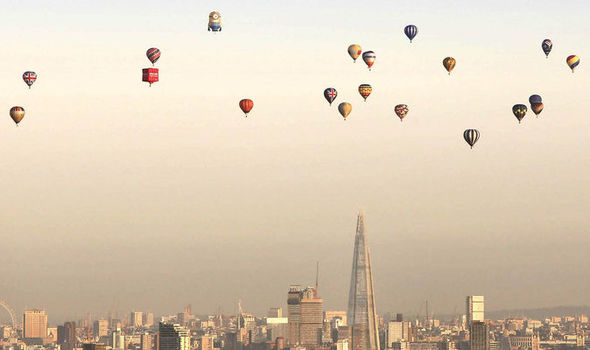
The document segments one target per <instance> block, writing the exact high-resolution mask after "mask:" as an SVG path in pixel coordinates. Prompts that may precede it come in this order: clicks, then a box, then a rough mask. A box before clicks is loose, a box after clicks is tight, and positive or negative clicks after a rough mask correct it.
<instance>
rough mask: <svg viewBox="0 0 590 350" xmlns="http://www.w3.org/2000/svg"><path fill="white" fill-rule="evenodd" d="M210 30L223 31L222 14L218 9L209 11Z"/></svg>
mask: <svg viewBox="0 0 590 350" xmlns="http://www.w3.org/2000/svg"><path fill="white" fill-rule="evenodd" d="M207 30H208V31H214V32H220V31H221V14H220V13H219V12H217V11H213V12H211V13H209V23H208V24H207Z"/></svg>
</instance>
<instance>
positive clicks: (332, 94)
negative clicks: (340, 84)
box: [324, 88, 338, 106]
mask: <svg viewBox="0 0 590 350" xmlns="http://www.w3.org/2000/svg"><path fill="white" fill-rule="evenodd" d="M336 96H338V91H336V89H334V88H327V89H326V90H324V98H325V99H326V100H327V101H328V102H329V103H330V106H331V105H332V102H334V100H335V99H336Z"/></svg>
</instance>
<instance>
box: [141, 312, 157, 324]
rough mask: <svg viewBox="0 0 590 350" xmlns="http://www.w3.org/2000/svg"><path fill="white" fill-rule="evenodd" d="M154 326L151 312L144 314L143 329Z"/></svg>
mask: <svg viewBox="0 0 590 350" xmlns="http://www.w3.org/2000/svg"><path fill="white" fill-rule="evenodd" d="M153 325H154V313H153V312H146V313H144V314H143V326H144V327H147V328H149V327H151V326H153Z"/></svg>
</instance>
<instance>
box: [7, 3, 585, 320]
mask: <svg viewBox="0 0 590 350" xmlns="http://www.w3.org/2000/svg"><path fill="white" fill-rule="evenodd" d="M212 10H218V11H220V12H221V16H222V17H221V18H222V23H223V31H222V32H221V33H211V32H207V30H206V28H207V19H208V17H207V16H208V13H209V12H210V11H212ZM589 10H590V3H589V2H588V1H585V0H580V1H576V0H572V1H568V2H567V3H558V2H555V1H541V0H539V1H523V0H520V1H494V2H487V3H486V4H482V3H481V2H472V1H462V0H461V1H453V2H450V3H449V2H444V3H443V2H439V1H420V0H415V1H408V2H391V1H378V0H376V1H371V2H362V1H321V2H319V1H291V2H288V3H287V2H278V1H248V2H245V1H200V2H195V1H188V0H182V1H180V0H177V1H165V2H164V1H152V0H147V1H145V0H144V1H108V0H105V1H103V2H96V1H85V0H79V1H66V0H55V1H51V2H47V1H41V0H38V1H34V0H29V1H12V0H8V1H5V2H3V11H2V12H1V13H0V30H1V32H2V33H3V35H2V38H3V44H4V47H5V48H10V49H8V50H5V51H6V53H5V55H4V56H3V59H2V65H0V77H2V79H1V80H0V96H1V97H0V110H1V109H2V108H3V109H5V111H6V114H5V119H3V120H0V169H1V170H0V275H1V276H2V278H1V279H0V299H2V300H4V301H6V302H7V303H8V304H10V305H11V306H12V307H13V308H14V309H15V310H16V311H17V313H18V314H20V313H22V311H23V310H24V309H25V308H43V309H46V310H47V312H48V314H49V322H50V323H53V324H56V323H60V322H63V321H65V320H68V319H78V318H83V317H85V315H86V313H87V312H90V313H92V314H93V315H95V317H101V316H105V315H106V314H107V312H109V311H112V312H118V313H119V314H120V315H123V314H124V313H126V312H128V311H131V310H143V311H151V312H154V313H156V314H158V315H160V314H172V313H176V312H179V311H182V309H183V308H184V306H185V305H186V304H189V303H190V304H192V307H193V310H194V312H196V313H213V312H215V311H217V309H218V307H221V309H222V310H223V312H224V313H227V314H229V313H233V312H234V310H235V309H236V303H237V300H238V299H241V300H242V305H243V307H244V309H245V310H246V311H250V312H254V313H257V314H260V315H263V314H264V313H265V311H266V310H267V309H268V308H270V307H274V306H283V307H285V306H286V295H287V290H288V287H289V285H290V284H301V285H310V284H313V283H314V282H315V264H316V261H319V262H320V295H321V296H322V297H323V298H324V304H325V308H326V309H336V310H344V309H345V308H346V305H347V298H348V288H349V283H350V269H351V264H352V251H353V243H354V233H355V232H354V230H355V224H356V215H357V212H358V211H359V210H364V212H365V213H366V224H367V232H368V241H369V244H370V247H371V253H372V259H373V273H374V283H375V289H376V290H375V293H376V300H377V309H378V312H379V313H386V312H404V313H406V314H410V315H415V314H416V313H419V312H420V309H421V307H423V306H421V305H423V303H424V300H429V305H430V309H431V310H433V312H434V313H435V316H436V314H451V313H453V312H454V310H455V309H457V310H458V312H461V311H462V310H463V309H464V300H465V296H466V295H485V297H486V308H487V309H488V310H498V309H509V308H533V307H542V306H555V305H581V304H587V300H588V299H587V293H586V291H587V290H588V289H589V288H590V279H588V278H586V277H587V276H586V273H587V268H586V267H587V266H588V264H589V263H590V256H589V255H588V254H587V247H588V244H589V243H590V235H589V234H588V233H589V228H588V227H590V225H589V219H588V214H587V213H588V211H589V210H590V194H589V192H588V191H587V188H588V185H587V184H588V179H589V178H590V140H589V138H588V131H587V130H588V129H589V128H590V120H589V119H588V118H587V116H588V112H589V108H588V106H587V104H586V100H587V92H588V90H589V88H590V79H589V78H588V70H587V68H586V67H585V62H586V61H585V58H586V57H590V44H588V41H587V40H586V39H587V37H588V35H589V34H590V22H588V21H587V14H588V11H589ZM410 23H412V24H415V25H417V26H418V28H419V34H418V36H417V37H416V39H415V40H414V42H413V43H412V44H410V43H409V42H408V40H407V38H406V37H405V36H404V34H403V27H404V26H405V25H407V24H410ZM545 38H550V39H551V40H552V41H553V43H554V47H553V51H552V52H551V54H550V56H549V58H548V59H546V58H545V55H544V54H543V52H542V51H541V41H542V40H543V39H545ZM353 43H356V44H359V45H361V46H362V48H363V49H364V50H372V51H374V52H375V53H376V55H377V59H376V62H375V65H374V67H373V69H372V71H368V70H367V68H366V66H365V65H364V64H363V62H362V61H361V60H358V61H357V62H356V63H353V62H352V60H351V59H350V57H349V56H348V55H347V53H346V49H347V47H348V46H349V45H350V44H353ZM150 47H158V48H159V49H160V50H161V51H162V56H161V58H160V60H159V61H158V62H157V64H156V67H157V68H159V69H160V81H159V82H157V83H155V84H154V85H153V86H152V87H151V88H150V87H148V86H147V84H146V83H143V82H141V69H142V68H147V67H149V66H150V64H149V62H148V60H147V58H146V57H145V51H146V50H147V49H148V48H150ZM570 54H576V55H578V56H579V57H580V58H581V64H580V66H579V67H578V68H577V69H576V72H575V74H572V73H571V72H570V70H569V68H568V67H567V65H566V64H565V58H566V57H567V56H569V55H570ZM447 56H453V57H454V58H455V59H456V60H457V66H456V68H455V70H454V71H453V73H452V75H451V76H449V75H448V74H447V73H446V71H445V70H444V68H443V67H442V59H443V58H445V57H447ZM25 70H34V71H36V72H37V74H38V80H37V82H36V83H35V84H34V85H33V87H32V89H31V90H29V89H27V87H26V85H25V84H24V83H23V81H22V80H21V75H22V72H24V71H25ZM362 83H369V84H371V85H372V86H373V93H372V95H371V96H370V97H369V98H368V100H367V102H366V103H365V102H363V101H362V98H361V97H360V96H359V94H358V91H357V88H358V85H360V84H362ZM327 87H334V88H336V89H337V90H338V98H337V99H336V102H335V103H334V104H333V105H332V106H331V107H330V106H329V105H328V103H327V102H326V101H325V100H324V98H323V95H322V92H323V90H324V89H325V88H327ZM531 94H540V95H542V96H543V102H544V105H545V109H544V111H543V112H542V114H541V115H540V116H539V118H535V117H534V114H533V113H532V111H529V112H528V114H527V116H526V117H525V119H524V120H523V122H522V124H520V125H519V124H518V123H517V121H516V118H514V116H513V115H512V111H511V109H512V106H513V105H514V104H517V103H523V104H528V97H529V95H531ZM242 98H251V99H252V100H253V101H254V108H253V110H252V112H251V113H250V116H249V117H248V118H244V116H243V114H242V113H241V111H240V110H239V108H238V101H239V100H240V99H242ZM343 101H348V102H350V103H351V104H352V113H351V115H350V116H349V117H348V119H347V120H346V121H343V120H342V118H341V117H340V115H339V114H338V112H337V104H338V103H340V102H343ZM399 103H405V104H407V105H408V106H409V109H410V112H409V114H408V116H407V117H406V118H405V119H404V121H403V123H400V121H399V119H398V118H397V117H396V116H395V114H394V111H393V108H394V106H395V105H397V104H399ZM15 105H20V106H23V107H24V108H25V110H26V116H25V118H24V120H23V121H22V122H21V125H20V126H19V127H15V126H14V123H12V121H11V119H10V118H9V116H8V111H9V109H10V107H12V106H15ZM0 119H1V118H0ZM467 128H476V129H478V130H479V131H480V133H481V138H480V140H479V141H478V143H477V144H476V146H475V147H474V148H473V149H472V150H471V149H469V147H468V146H467V144H466V143H465V142H464V140H463V138H462V133H463V130H465V129H467ZM423 312H424V311H422V313H423ZM6 320H8V315H7V314H5V313H3V312H0V322H1V321H6Z"/></svg>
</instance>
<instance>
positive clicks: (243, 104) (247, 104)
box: [240, 98, 254, 117]
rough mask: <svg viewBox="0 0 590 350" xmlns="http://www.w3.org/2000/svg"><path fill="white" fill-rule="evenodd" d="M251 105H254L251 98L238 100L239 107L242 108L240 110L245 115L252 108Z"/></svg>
mask: <svg viewBox="0 0 590 350" xmlns="http://www.w3.org/2000/svg"><path fill="white" fill-rule="evenodd" d="M252 107H254V102H252V100H250V99H248V98H245V99H243V100H241V101H240V108H241V109H242V112H244V114H245V115H246V117H247V116H248V113H249V112H250V111H251V110H252Z"/></svg>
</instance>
